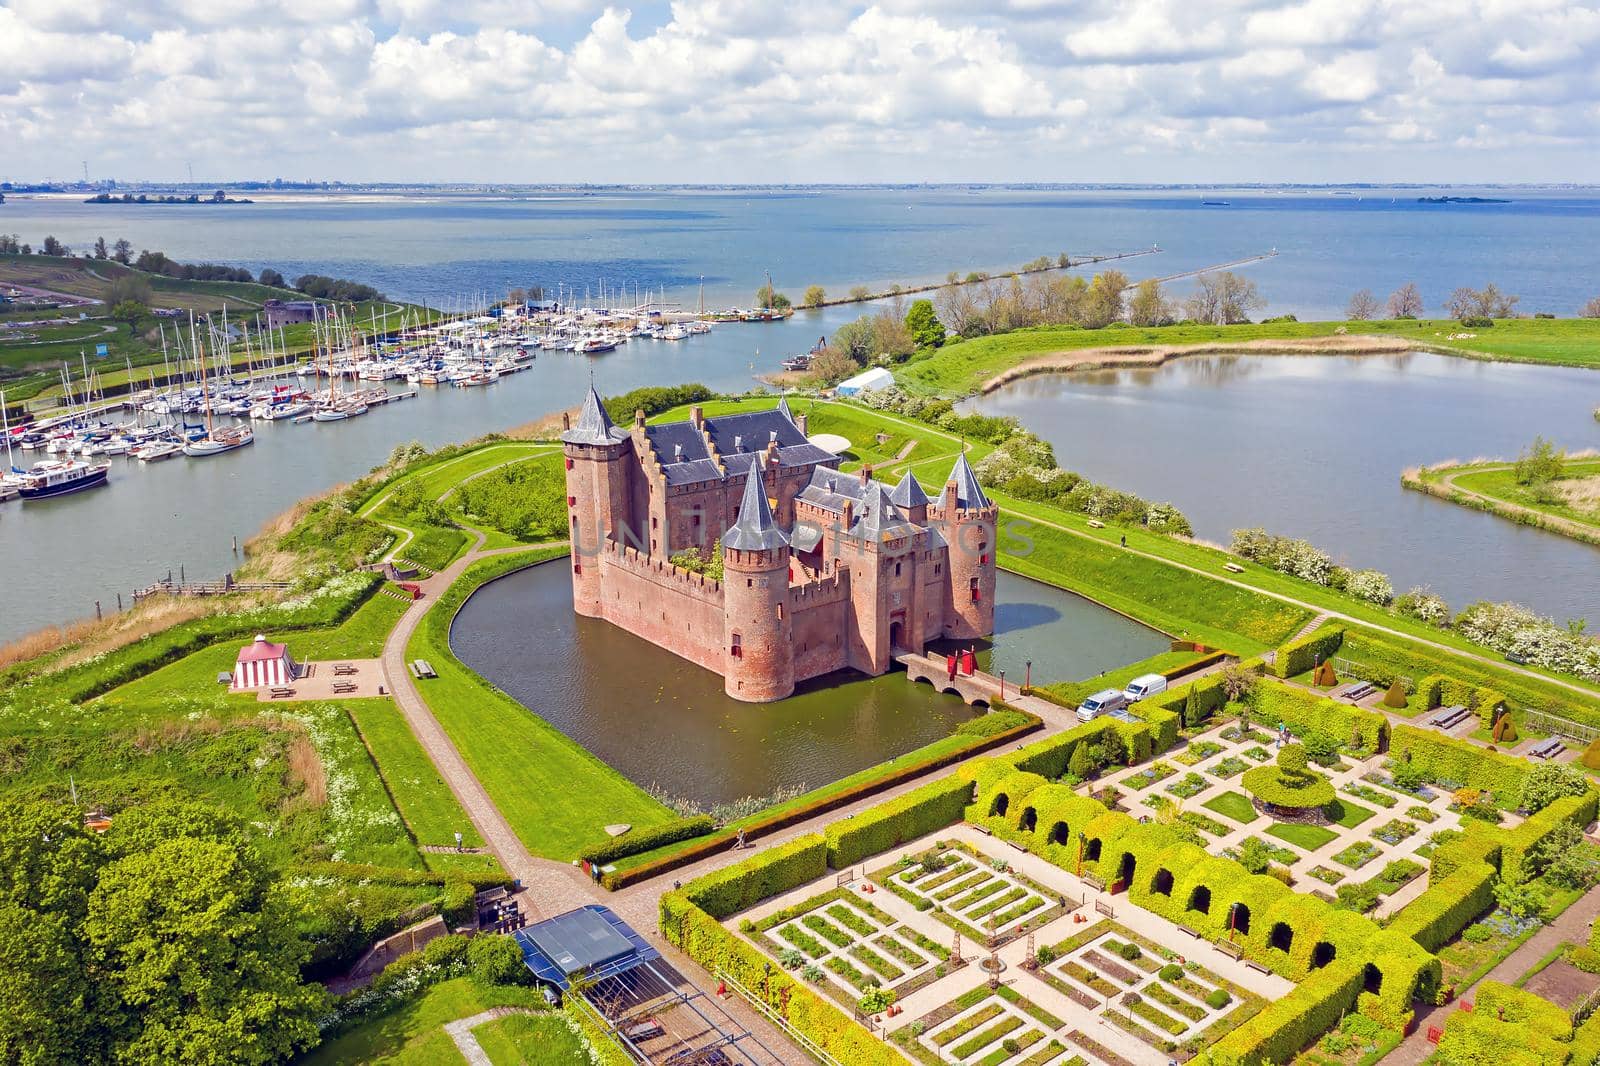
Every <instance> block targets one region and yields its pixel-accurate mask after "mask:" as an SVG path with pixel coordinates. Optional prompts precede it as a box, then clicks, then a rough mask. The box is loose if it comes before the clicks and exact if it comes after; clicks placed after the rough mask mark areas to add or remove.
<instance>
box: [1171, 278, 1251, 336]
mask: <svg viewBox="0 0 1600 1066" xmlns="http://www.w3.org/2000/svg"><path fill="white" fill-rule="evenodd" d="M1195 286H1196V287H1195V291H1194V294H1193V295H1192V296H1190V297H1189V299H1188V300H1187V301H1185V303H1184V310H1185V313H1187V314H1188V316H1189V317H1190V318H1192V319H1194V320H1195V321H1196V322H1204V323H1206V324H1208V325H1217V326H1224V325H1229V324H1231V323H1235V322H1246V321H1249V317H1250V312H1252V311H1255V310H1259V309H1260V308H1262V307H1265V306H1266V304H1267V301H1266V300H1265V299H1263V298H1262V296H1261V294H1260V292H1259V291H1257V289H1256V283H1255V282H1253V281H1251V280H1250V279H1249V278H1245V277H1240V276H1239V275H1238V274H1235V273H1234V272H1233V271H1231V270H1224V271H1222V272H1221V273H1218V272H1216V271H1206V272H1205V273H1203V274H1200V275H1199V276H1197V277H1196V278H1195Z"/></svg>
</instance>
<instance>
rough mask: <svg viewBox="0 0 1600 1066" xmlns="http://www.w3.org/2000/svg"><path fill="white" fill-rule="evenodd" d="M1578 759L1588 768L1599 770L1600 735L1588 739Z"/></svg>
mask: <svg viewBox="0 0 1600 1066" xmlns="http://www.w3.org/2000/svg"><path fill="white" fill-rule="evenodd" d="M1579 761H1580V762H1582V763H1583V765H1584V766H1585V767H1587V768H1588V769H1590V770H1600V737H1595V738H1594V739H1593V740H1591V741H1589V746H1588V747H1587V748H1584V749H1583V758H1582V759H1580V760H1579Z"/></svg>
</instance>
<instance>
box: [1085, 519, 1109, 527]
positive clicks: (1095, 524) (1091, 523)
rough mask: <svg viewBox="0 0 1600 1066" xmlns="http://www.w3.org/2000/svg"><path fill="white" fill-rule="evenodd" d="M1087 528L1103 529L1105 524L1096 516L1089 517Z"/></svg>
mask: <svg viewBox="0 0 1600 1066" xmlns="http://www.w3.org/2000/svg"><path fill="white" fill-rule="evenodd" d="M1089 528H1090V529H1104V528H1106V524H1105V523H1104V522H1102V521H1100V520H1099V519H1098V518H1091V519H1089Z"/></svg>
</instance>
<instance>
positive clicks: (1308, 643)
mask: <svg viewBox="0 0 1600 1066" xmlns="http://www.w3.org/2000/svg"><path fill="white" fill-rule="evenodd" d="M1343 643H1344V627H1343V626H1337V625H1334V626H1323V627H1322V628H1321V629H1316V630H1313V631H1312V632H1310V633H1307V634H1306V635H1305V636H1303V637H1295V638H1294V639H1293V640H1289V641H1286V642H1285V643H1283V644H1281V645H1279V646H1278V654H1277V656H1276V658H1275V659H1274V660H1273V663H1272V672H1273V673H1274V674H1276V675H1277V676H1278V677H1294V676H1295V675H1296V674H1303V673H1305V672H1306V671H1307V670H1310V669H1311V668H1312V667H1314V666H1316V665H1317V663H1319V662H1326V661H1327V660H1328V659H1330V658H1332V657H1333V653H1334V652H1336V651H1338V650H1339V647H1340V646H1341V645H1342V644H1343Z"/></svg>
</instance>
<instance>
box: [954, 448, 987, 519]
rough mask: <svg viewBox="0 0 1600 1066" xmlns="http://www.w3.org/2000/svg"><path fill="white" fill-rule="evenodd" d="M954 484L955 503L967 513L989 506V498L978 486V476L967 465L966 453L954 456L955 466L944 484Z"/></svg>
mask: <svg viewBox="0 0 1600 1066" xmlns="http://www.w3.org/2000/svg"><path fill="white" fill-rule="evenodd" d="M952 481H953V482H955V485H956V503H957V504H958V505H959V506H960V507H961V508H962V509H963V510H967V511H977V510H980V509H982V508H984V507H988V506H989V497H987V496H985V495H984V494H983V487H982V486H981V485H979V484H978V475H976V474H974V473H973V472H972V467H971V466H970V465H969V464H968V463H967V453H966V452H965V451H963V452H962V453H961V454H960V455H958V456H956V465H955V466H954V467H953V468H952V469H951V471H950V476H949V477H948V478H946V479H945V484H947V485H948V484H949V483H950V482H952Z"/></svg>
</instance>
